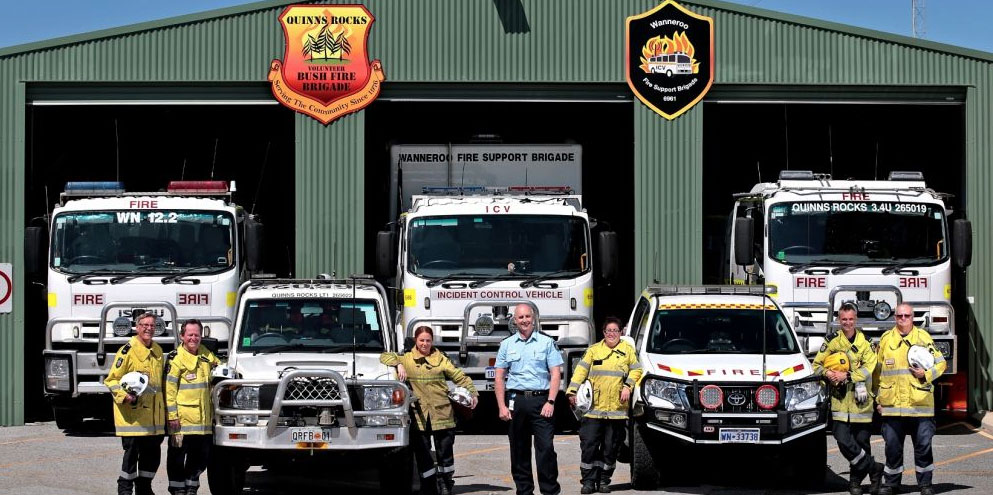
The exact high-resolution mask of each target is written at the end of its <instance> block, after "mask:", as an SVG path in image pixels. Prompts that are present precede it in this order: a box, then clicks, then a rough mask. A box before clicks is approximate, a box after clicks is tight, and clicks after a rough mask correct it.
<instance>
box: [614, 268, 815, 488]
mask: <svg viewBox="0 0 993 495" xmlns="http://www.w3.org/2000/svg"><path fill="white" fill-rule="evenodd" d="M767 291H768V289H766V288H765V287H762V286H650V287H648V288H647V289H645V291H644V292H642V294H641V297H639V299H638V303H637V304H636V305H635V308H634V311H633V312H632V314H631V319H630V320H629V322H628V325H627V327H626V331H625V333H626V334H627V335H628V336H629V337H631V338H632V339H633V340H634V342H635V348H636V349H637V351H638V359H639V361H640V362H641V364H642V366H643V367H644V370H645V374H644V376H643V378H642V380H641V383H640V384H639V386H638V390H637V391H636V393H634V394H632V406H631V407H632V409H631V411H632V414H631V416H632V419H631V425H630V426H631V428H630V434H629V437H628V445H629V446H630V448H631V481H632V484H633V485H634V487H635V489H638V490H651V489H655V488H656V487H657V486H658V485H659V484H665V482H666V480H667V479H671V478H672V477H673V476H674V475H676V474H677V473H679V472H680V470H681V469H686V468H689V467H688V466H680V463H681V462H683V461H686V460H689V459H694V458H707V457H708V454H713V453H715V451H716V450H720V451H725V452H726V451H728V450H729V449H735V450H737V451H740V452H741V453H742V454H743V455H750V456H759V457H761V456H777V457H779V458H780V459H781V464H769V466H770V469H776V470H777V473H776V474H779V472H780V471H779V466H782V465H785V466H790V465H792V468H793V475H794V477H795V478H796V479H797V481H799V482H801V483H803V484H811V485H816V484H820V483H822V482H823V479H824V466H825V464H826V455H827V446H826V438H825V426H826V421H827V409H828V401H827V395H826V392H825V390H824V387H823V385H822V384H821V380H820V378H819V377H817V376H815V375H814V374H813V367H812V366H811V364H810V362H809V361H808V359H807V357H806V356H805V354H804V352H803V349H802V348H801V347H800V344H799V342H798V340H797V338H796V334H795V333H794V331H793V328H792V327H791V325H790V321H789V320H788V319H787V318H786V316H785V315H784V314H783V312H782V311H781V310H780V308H779V306H778V305H777V304H776V302H775V300H773V299H772V298H771V297H770V295H769V294H767ZM772 466H776V467H775V468H773V467H772ZM690 469H691V468H690Z"/></svg>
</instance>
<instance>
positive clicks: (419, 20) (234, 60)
mask: <svg viewBox="0 0 993 495" xmlns="http://www.w3.org/2000/svg"><path fill="white" fill-rule="evenodd" d="M285 3H288V2H261V3H257V4H251V5H248V6H244V7H237V8H231V9H224V10H220V11H215V12H210V13H207V14H204V15H194V16H185V17H181V18H176V19H169V20H165V21H156V22H151V23H145V24H141V25H137V26H130V27H125V28H120V29H114V30H107V31H102V32H99V33H94V34H90V35H81V36H77V37H69V38H63V39H58V40H53V41H52V42H42V43H36V44H32V45H26V46H25V47H15V48H14V49H8V50H0V91H2V96H0V101H2V107H0V132H2V134H0V181H2V183H0V208H2V210H0V261H6V260H12V261H13V262H14V263H15V265H16V266H20V264H21V261H22V260H21V258H22V253H21V246H22V237H23V203H24V199H25V198H24V197H23V194H24V193H23V181H24V178H23V177H24V176H23V174H24V163H23V162H24V129H23V124H24V94H25V90H24V88H25V86H24V83H27V84H30V83H31V82H34V81H46V82H47V81H78V82H80V83H86V82H105V81H116V82H155V81H192V82H204V83H218V82H225V81H264V79H265V73H266V69H267V67H268V63H269V61H270V60H271V59H272V58H277V57H282V52H283V37H282V31H281V29H280V28H279V24H278V21H277V16H278V14H279V12H280V11H281V10H282V4H285ZM342 3H344V2H342ZM684 3H685V4H687V5H688V6H690V8H692V9H694V10H696V11H697V12H700V13H703V14H705V15H709V16H712V17H714V18H715V22H716V26H717V46H716V53H717V64H718V65H717V70H716V75H717V81H716V83H717V84H722V83H723V84H736V83H748V84H768V85H801V84H817V85H825V84H829V85H830V84H838V85H842V84H844V85H848V84H852V85H914V86H918V85H925V86H927V85H940V86H963V87H969V88H970V89H969V91H968V100H967V106H966V117H967V126H966V129H967V136H966V160H967V164H966V165H967V166H966V169H967V173H968V174H969V180H968V181H967V189H966V194H967V200H968V201H969V202H968V205H969V213H970V215H971V219H972V220H973V224H974V225H975V226H976V227H977V230H976V233H975V252H976V253H977V256H976V259H975V262H974V263H973V267H972V269H971V272H970V274H971V275H970V279H969V293H970V294H973V295H980V294H987V293H989V292H990V290H991V289H993V287H991V285H993V268H991V265H990V263H989V260H988V259H987V258H986V257H985V256H983V253H988V252H990V251H991V249H990V248H991V247H993V244H991V241H993V240H991V238H990V232H989V229H988V228H987V227H988V226H989V225H991V218H990V215H991V213H990V211H991V210H993V208H991V207H993V205H991V204H990V201H989V200H988V199H987V197H988V196H989V194H988V193H989V190H990V189H991V188H993V177H991V173H990V171H988V170H987V169H986V167H984V166H983V165H984V164H987V163H990V161H991V159H993V149H991V146H993V144H991V139H990V136H991V135H993V134H991V129H990V119H991V115H993V111H991V110H993V101H991V94H990V93H991V91H993V87H991V85H990V84H991V83H993V81H991V77H990V76H991V70H993V69H991V61H993V56H990V55H989V54H980V53H978V52H971V51H969V50H963V49H955V48H953V47H947V46H944V45H937V44H934V43H928V42H912V41H910V40H908V39H906V38H901V37H897V36H892V35H885V34H882V33H876V32H871V31H865V30H859V29H854V28H850V27H846V26H840V25H835V24H831V23H825V22H821V21H815V20H811V19H803V18H797V17H792V16H787V15H782V14H774V13H770V12H768V11H763V10H759V9H751V8H747V7H742V6H740V5H736V4H726V3H722V2H718V1H713V0H697V1H693V2H691V1H686V2H684ZM657 4H658V2H656V1H654V0H649V1H645V0H521V1H520V2H519V3H518V2H516V1H515V0H492V1H491V0H469V1H467V0H432V1H428V0H420V1H414V0H411V1H402V2H401V1H386V0H380V1H368V2H365V5H366V6H367V7H368V8H369V10H370V11H371V12H372V13H373V15H374V16H375V17H376V19H377V20H376V23H375V24H374V26H373V29H372V35H371V38H370V53H371V55H372V57H375V58H379V59H381V60H383V64H384V69H385V71H386V75H387V79H388V80H387V83H386V84H389V82H391V81H394V82H435V81H441V82H450V81H455V82H467V83H488V82H520V83H528V82H540V83H556V82H568V83H577V82H591V83H593V82H595V83H604V82H607V83H621V82H623V80H624V75H623V59H622V57H623V51H624V47H623V42H624V19H625V18H626V17H627V16H630V15H635V14H638V13H641V12H643V11H646V10H648V9H650V8H652V7H654V6H655V5H657ZM501 17H502V18H503V20H504V21H505V22H502V21H501ZM505 28H506V29H507V30H506V31H505ZM635 106H636V109H635V117H634V118H635V122H634V132H635V153H634V156H635V164H634V166H635V181H636V186H635V191H634V193H635V215H636V220H635V242H636V250H635V252H636V276H635V283H636V286H637V287H640V286H642V285H643V284H645V283H646V282H647V281H649V280H650V279H651V278H652V277H653V274H655V273H656V272H657V274H658V276H659V277H660V278H661V279H662V280H666V281H671V282H696V281H699V280H700V278H701V269H700V265H701V262H702V260H701V256H702V249H701V248H702V246H701V242H702V236H701V230H702V218H701V212H700V208H699V207H698V205H699V204H700V201H701V199H700V198H701V190H702V188H703V187H705V185H704V182H703V175H702V162H703V160H702V147H703V111H702V106H698V107H697V108H696V109H694V110H692V111H690V112H688V113H687V114H685V115H683V116H682V117H680V118H679V119H677V120H676V121H674V122H668V121H665V120H663V119H662V118H661V117H658V116H656V115H655V114H654V113H652V112H651V111H649V110H648V109H647V108H645V107H644V106H642V105H640V104H639V103H635ZM295 122H296V123H295V131H296V142H297V144H296V148H295V152H296V162H297V166H296V169H297V170H296V198H295V204H296V210H297V211H296V259H297V261H296V272H297V273H299V274H302V275H310V274H313V273H316V272H321V271H331V270H335V271H337V272H338V273H339V274H348V273H351V272H354V271H358V270H360V269H361V268H362V267H363V262H364V260H363V254H362V251H363V246H364V242H365V241H366V240H365V239H363V238H362V236H363V232H364V230H363V222H364V217H363V211H362V206H361V205H362V204H363V201H364V198H363V194H364V173H363V171H364V167H365V159H364V147H363V145H364V131H365V119H364V117H363V114H361V113H359V114H357V115H351V116H347V117H345V118H343V119H341V120H339V121H337V122H335V123H333V124H332V125H330V126H328V127H326V128H325V127H324V126H321V125H320V124H318V123H316V122H315V121H313V120H312V119H310V118H308V117H303V116H297V117H296V121H295ZM15 275H16V276H17V279H16V282H17V285H18V287H20V286H21V284H22V283H23V277H22V274H21V273H20V271H19V270H16V269H15ZM633 289H635V290H637V289H636V288H633ZM15 298H16V299H15V304H16V307H15V311H14V313H13V314H11V315H0V373H2V375H0V424H17V423H20V422H22V421H23V413H22V411H21V409H22V403H21V402H22V397H23V390H21V387H22V377H21V376H20V374H21V371H20V370H21V357H20V356H21V355H22V354H23V350H22V345H23V344H22V339H21V337H20V334H21V327H22V324H23V320H24V318H23V310H22V306H21V298H22V292H20V290H18V292H17V293H16V294H15ZM982 302H983V301H982V300H981V298H980V301H979V304H977V305H976V306H975V314H976V321H977V322H978V323H977V325H976V326H975V328H973V330H972V331H973V334H974V339H973V342H974V344H975V345H976V346H977V348H976V349H975V352H976V354H975V355H976V356H980V357H982V359H983V361H982V363H981V364H982V366H981V367H979V368H978V369H977V370H975V371H974V372H973V373H972V374H973V375H974V376H972V383H973V388H974V390H976V389H979V390H983V392H982V393H981V394H975V393H974V394H973V396H974V397H975V398H977V399H981V403H980V404H979V406H980V407H982V408H988V407H989V404H990V401H991V397H990V395H989V394H990V392H989V391H988V390H989V388H990V387H989V378H988V377H989V373H990V363H989V358H988V356H989V355H990V354H991V349H993V347H991V344H990V341H991V340H993V314H991V313H990V311H989V308H987V307H985V306H984V305H983V304H982ZM40 330H41V329H37V331H40ZM31 331H34V330H33V329H32V330H31Z"/></svg>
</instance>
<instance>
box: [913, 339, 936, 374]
mask: <svg viewBox="0 0 993 495" xmlns="http://www.w3.org/2000/svg"><path fill="white" fill-rule="evenodd" d="M907 361H909V362H910V365H911V366H914V367H916V368H920V369H922V370H924V371H927V370H929V369H931V368H933V367H934V356H933V355H932V354H931V352H930V351H928V349H927V348H926V347H924V346H919V345H913V346H910V350H909V351H907Z"/></svg>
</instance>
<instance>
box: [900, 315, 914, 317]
mask: <svg viewBox="0 0 993 495" xmlns="http://www.w3.org/2000/svg"><path fill="white" fill-rule="evenodd" d="M913 316H914V315H896V317H897V318H912V317H913Z"/></svg>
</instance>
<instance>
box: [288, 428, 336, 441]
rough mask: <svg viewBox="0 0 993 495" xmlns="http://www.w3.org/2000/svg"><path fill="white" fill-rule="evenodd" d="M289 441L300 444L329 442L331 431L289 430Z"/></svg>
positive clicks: (322, 429) (316, 429)
mask: <svg viewBox="0 0 993 495" xmlns="http://www.w3.org/2000/svg"><path fill="white" fill-rule="evenodd" d="M290 441H291V442H294V443H300V442H325V443H327V442H330V441H331V430H329V429H324V428H290Z"/></svg>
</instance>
